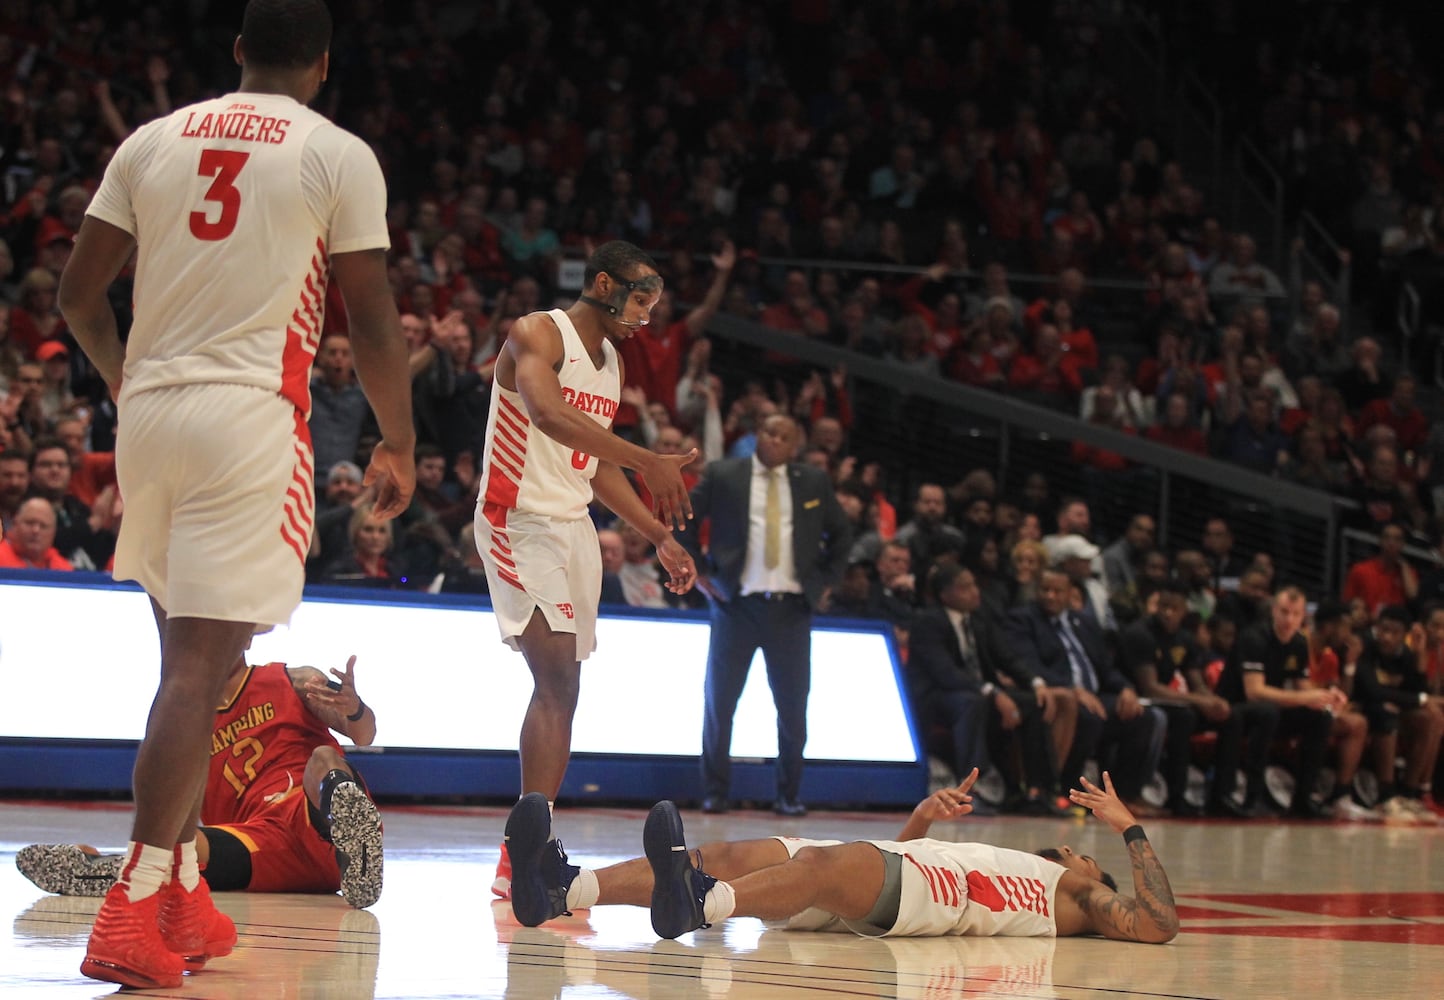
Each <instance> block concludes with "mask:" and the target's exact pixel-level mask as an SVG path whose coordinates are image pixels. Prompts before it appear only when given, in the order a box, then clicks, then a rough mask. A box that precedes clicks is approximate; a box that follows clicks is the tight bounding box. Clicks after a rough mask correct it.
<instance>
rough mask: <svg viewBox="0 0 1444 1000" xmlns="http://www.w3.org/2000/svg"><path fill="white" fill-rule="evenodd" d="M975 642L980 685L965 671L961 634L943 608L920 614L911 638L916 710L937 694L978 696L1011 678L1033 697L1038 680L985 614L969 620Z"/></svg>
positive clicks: (909, 669) (910, 664)
mask: <svg viewBox="0 0 1444 1000" xmlns="http://www.w3.org/2000/svg"><path fill="white" fill-rule="evenodd" d="M970 621H971V624H972V627H973V640H974V641H975V642H976V643H977V644H978V669H979V671H980V672H981V674H982V681H974V680H973V679H972V678H970V677H968V674H967V671H966V669H965V668H964V666H963V647H962V644H961V643H960V642H959V641H958V631H957V629H955V628H953V623H952V620H951V619H949V618H948V613H947V611H945V610H944V609H943V608H940V607H932V608H928V609H927V610H925V611H920V612H918V614H917V615H916V616H914V618H913V622H912V630H911V631H910V632H909V634H908V662H907V673H908V681H909V684H908V686H909V688H910V689H911V692H912V696H913V699H914V702H915V704H918V705H922V704H924V703H925V702H926V701H927V698H928V696H929V695H931V694H933V693H935V692H938V691H980V690H982V685H983V684H984V683H991V684H997V683H998V681H999V680H1000V679H1001V678H1002V677H1003V676H1007V677H1010V678H1012V680H1013V682H1014V683H1015V684H1017V685H1018V687H1019V688H1021V689H1022V690H1023V691H1024V692H1027V693H1029V694H1031V693H1032V683H1033V677H1034V675H1033V674H1032V673H1031V672H1029V670H1028V668H1027V666H1026V665H1025V664H1024V663H1023V661H1022V659H1021V658H1020V657H1018V656H1017V655H1016V654H1015V653H1014V652H1013V650H1012V649H1010V648H1009V647H1008V645H1007V643H1005V642H1004V640H1003V636H1002V634H1001V632H1000V630H999V629H998V626H997V625H995V624H994V623H993V621H992V620H991V619H989V617H988V615H987V614H986V613H985V612H984V611H982V610H981V609H980V610H978V611H975V612H974V613H973V614H972V616H971V619H970Z"/></svg>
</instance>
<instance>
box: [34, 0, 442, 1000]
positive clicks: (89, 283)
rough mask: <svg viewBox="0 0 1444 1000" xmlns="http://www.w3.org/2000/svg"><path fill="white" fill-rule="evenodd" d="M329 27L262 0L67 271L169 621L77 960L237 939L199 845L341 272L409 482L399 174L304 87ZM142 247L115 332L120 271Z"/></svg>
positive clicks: (126, 550) (98, 961)
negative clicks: (213, 744) (219, 709)
mask: <svg viewBox="0 0 1444 1000" xmlns="http://www.w3.org/2000/svg"><path fill="white" fill-rule="evenodd" d="M330 38H331V15H330V12H329V11H328V10H327V8H326V5H325V4H324V3H323V2H322V0H251V2H250V3H248V4H247V6H246V10H245V14H244V17H243V20H242V26H241V34H240V37H239V38H238V39H237V40H236V43H235V46H234V54H235V58H236V61H237V62H238V63H239V64H240V65H241V81H240V87H239V88H238V90H237V92H235V93H232V94H227V95H225V96H224V97H220V98H217V99H215V100H211V101H205V102H202V103H199V104H195V105H191V106H189V107H184V108H181V109H179V110H178V111H176V112H174V113H173V114H171V115H168V116H167V117H165V118H161V119H158V120H156V121H153V122H150V123H149V124H147V125H145V126H143V127H141V128H140V129H139V130H137V131H136V132H135V134H133V135H132V136H130V138H128V139H127V140H126V141H125V142H124V143H122V144H121V146H120V148H119V149H118V150H116V153H115V156H114V158H113V159H112V160H111V162H110V164H109V166H108V167H107V168H106V172H105V177H104V179H103V180H102V182H101V185H100V188H99V190H98V191H97V192H96V194H95V198H94V200H93V201H92V202H91V204H90V207H89V208H88V210H87V217H86V219H85V222H84V223H83V224H82V226H81V228H80V232H79V235H78V236H77V237H76V243H75V249H74V251H73V252H72V254H71V256H70V260H69V263H68V264H67V265H66V268H65V272H64V274H63V275H62V276H61V281H60V293H59V301H60V308H61V310H62V311H63V313H64V314H65V319H66V322H68V323H69V324H70V328H71V330H72V331H73V332H74V333H75V336H76V339H77V340H78V341H79V343H80V345H81V346H82V347H83V348H84V349H85V352H86V354H87V355H89V357H90V360H91V361H92V362H94V364H95V366H96V368H97V369H98V370H99V372H100V374H101V376H102V377H103V378H104V379H105V381H106V382H107V384H108V385H109V387H110V390H111V392H112V394H113V395H114V396H115V398H116V400H117V403H118V408H119V428H120V429H119V438H118V440H117V443H116V472H117V475H118V478H119V484H120V492H121V493H122V494H123V495H124V497H125V521H124V524H123V525H122V527H121V530H120V538H119V541H118V543H117V548H116V554H115V574H116V577H117V578H119V579H131V580H137V581H139V582H140V584H141V585H142V586H143V587H144V588H145V591H146V593H147V594H148V595H150V598H151V603H152V605H153V607H154V609H155V617H156V622H157V625H158V627H159V629H160V646H161V671H160V675H161V676H160V687H159V690H158V692H157V694H156V698H155V701H154V703H153V704H152V706H151V710H150V717H149V720H148V722H147V726H146V735H145V739H144V740H143V741H142V742H141V745H140V750H139V754H138V756H137V758H136V764H135V777H134V785H135V803H136V810H135V822H134V827H133V831H132V837H131V843H130V846H129V847H128V848H127V851H126V862H125V865H124V867H122V869H121V873H120V878H119V880H118V881H117V882H116V884H115V887H114V888H113V889H111V891H110V892H109V893H108V894H107V895H106V897H105V902H104V903H103V904H102V906H101V908H100V912H99V914H98V915H97V917H96V923H95V928H94V930H93V932H92V933H91V937H90V943H89V947H88V950H87V953H86V957H85V960H84V962H83V964H82V966H81V969H82V971H83V972H84V973H85V974H86V975H88V976H91V977H94V978H97V979H104V980H107V981H109V982H115V983H120V984H121V985H123V986H133V987H143V988H169V987H175V986H178V985H179V984H180V982H181V975H182V971H183V969H184V968H186V967H187V966H189V968H191V969H197V968H200V967H201V965H203V963H204V962H205V961H206V960H207V959H210V958H215V957H218V956H220V955H225V954H227V953H228V952H229V951H230V950H231V948H232V946H233V945H234V943H235V940H236V932H235V928H234V926H232V924H231V921H230V919H229V918H227V917H225V916H224V915H222V914H221V913H219V912H218V911H217V910H216V909H215V906H214V904H213V903H212V902H211V900H210V895H209V892H208V890H207V888H206V885H205V883H204V882H202V881H201V879H200V873H199V870H198V868H197V864H196V847H195V836H196V826H197V819H198V816H199V808H200V800H201V791H202V788H203V786H204V783H205V775H206V760H207V756H208V753H207V748H208V747H209V745H210V743H209V741H210V736H211V723H212V721H213V716H212V712H213V709H214V706H215V705H217V704H218V703H219V700H220V697H221V694H222V693H223V691H224V687H225V681H226V675H227V674H228V673H229V672H230V669H231V666H232V665H233V664H234V663H235V662H236V660H237V659H238V658H239V657H240V656H241V654H242V652H243V651H244V650H245V648H246V643H247V642H248V641H249V639H250V637H251V634H252V632H253V630H254V629H255V628H256V627H257V626H265V625H270V624H279V623H284V622H286V621H288V620H289V619H290V616H291V612H292V611H293V610H295V607H296V605H297V603H298V602H299V601H300V596H301V587H302V583H303V572H304V561H305V556H306V551H307V548H308V546H309V544H310V539H311V530H312V513H313V509H314V497H313V495H312V483H313V482H314V478H315V477H314V474H313V472H312V464H313V463H312V452H311V444H310V438H309V434H308V432H307V427H306V417H307V413H308V412H309V409H310V390H309V383H308V379H309V372H310V368H311V362H312V359H313V357H314V356H315V351H316V342H317V340H318V338H319V337H320V334H321V325H322V315H321V314H322V309H323V307H324V302H325V299H326V286H327V283H328V282H329V281H331V280H334V281H336V283H337V284H338V286H339V287H340V290H341V293H342V295H343V297H344V299H345V302H346V307H347V312H348V314H349V317H350V335H351V341H352V347H353V351H354V354H355V364H356V369H357V371H358V373H359V374H360V377H361V381H362V383H363V385H364V386H365V387H366V392H367V396H368V397H369V399H370V401H371V405H372V407H373V409H374V410H375V413H376V418H377V421H378V423H379V425H380V428H381V434H382V440H381V442H380V443H379V444H378V445H377V446H376V449H375V451H374V452H373V453H372V457H371V461H370V467H369V468H368V469H367V472H366V477H365V482H366V484H367V485H368V487H369V488H370V490H371V491H372V493H373V494H374V497H375V501H376V510H377V512H378V513H379V514H380V515H381V516H384V517H391V516H394V515H395V514H397V513H398V512H400V511H401V510H403V509H405V507H406V505H407V503H408V501H409V499H410V496H411V493H412V490H413V489H414V488H415V468H414V465H413V461H412V450H413V448H414V447H415V433H414V431H413V429H412V425H411V406H410V385H409V382H408V379H407V369H406V349H405V344H404V342H403V341H402V339H401V332H400V327H399V323H398V320H397V316H396V308H395V305H394V304H393V302H392V300H391V296H390V291H389V286H388V284H387V281H386V263H385V251H386V247H387V245H388V239H387V230H386V187H385V181H384V179H383V178H382V176H381V171H380V168H379V166H378V164H377V162H376V158H375V156H374V154H372V152H371V150H370V149H369V148H368V147H367V146H366V145H365V143H363V142H362V141H361V140H360V139H358V138H356V137H355V136H353V135H350V134H348V133H346V132H344V131H343V130H341V129H339V128H337V127H335V126H334V125H332V124H331V123H330V122H328V121H326V120H325V119H324V118H322V117H321V116H320V115H318V114H316V113H314V112H312V111H309V110H308V109H307V108H306V103H307V102H308V101H310V100H311V99H312V98H314V97H315V96H316V94H317V92H318V91H319V89H320V87H321V84H322V82H323V81H324V80H325V78H326V72H327V68H328V60H329V56H328V53H327V49H328V47H329V45H330ZM137 243H138V251H137ZM132 252H137V262H136V276H135V287H134V291H133V298H134V303H135V321H134V325H133V326H132V328H131V331H130V336H129V339H128V341H127V342H126V343H125V344H122V343H121V340H120V338H119V337H118V336H117V332H116V319H115V315H114V313H113V312H112V310H111V307H110V303H109V300H108V298H107V296H106V290H107V288H108V287H109V285H110V282H111V280H112V279H113V278H114V277H115V276H116V275H117V274H118V273H119V272H120V269H121V268H122V267H123V266H124V265H125V264H126V262H127V261H128V260H129V259H130V257H131V254H132ZM182 956H185V958H184V959H183V957H182Z"/></svg>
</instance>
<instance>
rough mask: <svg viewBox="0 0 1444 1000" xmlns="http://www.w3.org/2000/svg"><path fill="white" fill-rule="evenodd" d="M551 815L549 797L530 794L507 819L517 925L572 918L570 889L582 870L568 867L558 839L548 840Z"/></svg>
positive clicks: (507, 837)
mask: <svg viewBox="0 0 1444 1000" xmlns="http://www.w3.org/2000/svg"><path fill="white" fill-rule="evenodd" d="M551 826H552V816H551V810H550V809H548V808H547V799H546V796H545V795H543V794H542V793H541V792H528V793H527V794H526V795H523V796H522V797H521V801H520V802H518V803H517V804H516V805H514V806H512V808H511V815H510V816H508V817H507V818H506V842H505V843H506V848H507V853H508V854H509V855H510V856H511V912H512V913H513V914H514V915H515V916H516V919H517V922H518V923H520V924H523V925H525V926H527V927H535V926H537V925H538V924H541V923H544V922H545V921H548V920H550V919H552V918H553V917H560V916H562V915H563V914H566V915H570V911H569V910H568V909H567V890H568V889H569V888H571V884H572V881H573V880H574V879H575V878H576V877H577V872H579V871H581V869H580V868H578V867H577V866H576V865H571V864H567V852H566V851H564V850H562V843H561V841H559V840H548V839H547V835H548V834H549V833H551Z"/></svg>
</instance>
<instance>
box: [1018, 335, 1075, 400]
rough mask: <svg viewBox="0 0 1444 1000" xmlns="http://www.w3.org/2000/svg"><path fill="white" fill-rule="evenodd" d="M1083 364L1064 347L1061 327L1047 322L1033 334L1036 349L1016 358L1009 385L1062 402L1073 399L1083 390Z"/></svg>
mask: <svg viewBox="0 0 1444 1000" xmlns="http://www.w3.org/2000/svg"><path fill="white" fill-rule="evenodd" d="M1081 368H1082V366H1081V365H1080V364H1079V362H1078V358H1076V357H1075V356H1073V355H1072V354H1071V353H1069V352H1067V351H1065V350H1063V339H1062V337H1061V336H1059V334H1058V328H1057V327H1056V326H1054V325H1053V324H1051V323H1045V324H1043V325H1042V326H1040V327H1039V328H1038V333H1037V335H1036V336H1035V337H1034V338H1033V350H1032V352H1031V353H1029V354H1023V355H1020V356H1019V357H1017V358H1015V359H1014V360H1013V367H1012V370H1011V371H1010V372H1009V373H1008V385H1009V386H1010V387H1012V388H1013V389H1016V390H1021V391H1029V392H1036V393H1039V394H1041V395H1043V396H1046V397H1049V398H1051V399H1056V400H1057V401H1058V402H1060V403H1071V402H1073V401H1074V400H1076V399H1077V398H1078V394H1079V393H1080V392H1082V391H1083V376H1082V373H1081Z"/></svg>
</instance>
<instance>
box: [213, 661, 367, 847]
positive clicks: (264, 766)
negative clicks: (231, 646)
mask: <svg viewBox="0 0 1444 1000" xmlns="http://www.w3.org/2000/svg"><path fill="white" fill-rule="evenodd" d="M318 746H331V747H335V748H336V749H338V750H339V749H340V744H339V743H337V742H336V737H335V736H333V735H332V734H331V730H330V729H328V728H327V727H326V724H325V723H324V722H322V721H321V720H320V719H318V718H317V717H316V716H315V715H313V714H312V713H311V711H310V709H308V708H307V707H306V704H305V702H303V701H302V700H301V696H300V695H298V694H297V693H296V689H295V688H294V687H293V686H292V684H291V675H290V674H289V673H288V672H287V670H286V665H285V664H284V663H268V664H266V665H265V666H263V667H248V668H246V677H245V679H244V680H243V681H242V682H241V686H240V690H239V691H238V692H237V693H236V695H235V697H234V698H232V699H231V701H230V703H229V704H227V705H224V706H222V707H221V708H220V709H218V710H217V711H216V721H215V726H214V728H213V729H212V730H211V766H210V772H209V773H208V774H207V776H206V793H205V800H204V801H203V802H202V805H201V821H202V822H203V823H205V824H206V825H208V826H215V825H218V824H222V823H241V822H245V821H246V820H247V819H249V818H251V817H252V816H254V815H255V814H256V813H257V812H259V811H260V810H262V809H264V808H265V807H266V806H267V805H268V804H269V803H270V802H271V801H274V800H276V799H278V798H280V797H282V796H284V795H285V794H286V792H287V791H289V790H290V789H293V788H294V789H300V787H301V781H302V778H303V777H304V776H305V773H306V762H307V761H308V760H310V758H311V751H313V750H314V749H315V748H316V747H318Z"/></svg>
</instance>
